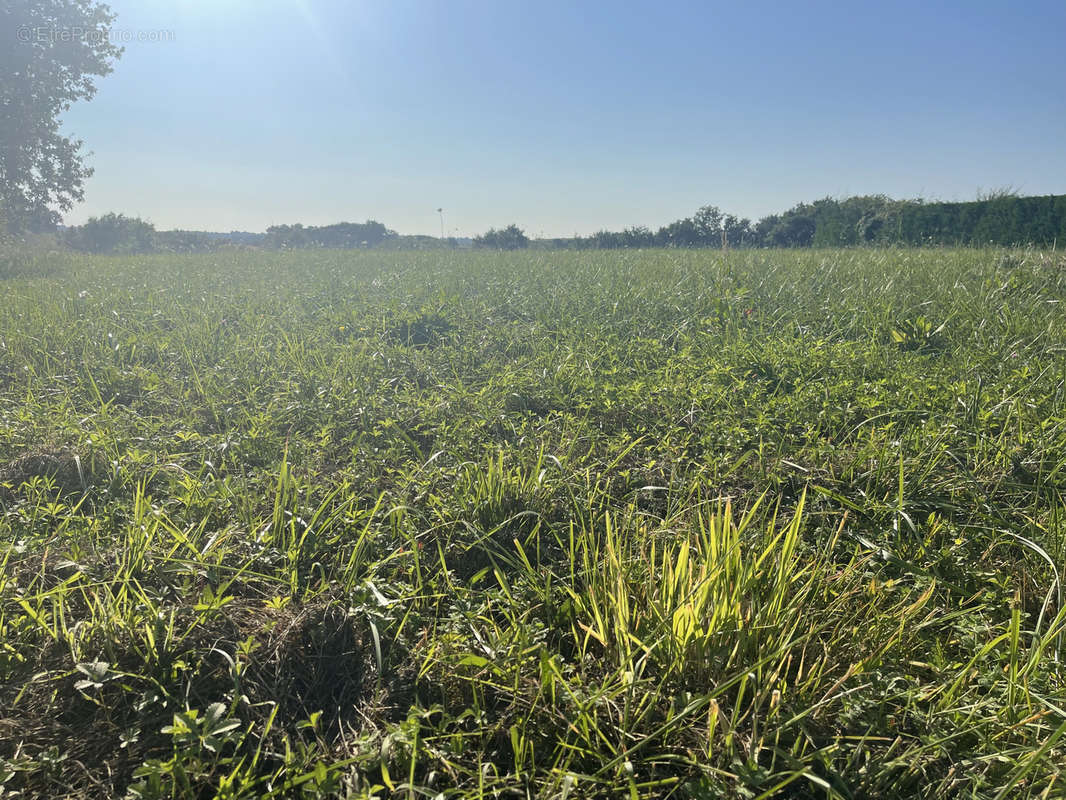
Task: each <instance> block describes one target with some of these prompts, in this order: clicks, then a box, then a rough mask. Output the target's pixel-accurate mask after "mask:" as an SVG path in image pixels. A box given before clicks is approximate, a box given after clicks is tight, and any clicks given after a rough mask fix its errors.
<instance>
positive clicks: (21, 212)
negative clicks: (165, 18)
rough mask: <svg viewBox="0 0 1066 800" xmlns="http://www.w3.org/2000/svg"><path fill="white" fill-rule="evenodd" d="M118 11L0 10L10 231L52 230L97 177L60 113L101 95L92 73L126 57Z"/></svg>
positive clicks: (0, 159)
mask: <svg viewBox="0 0 1066 800" xmlns="http://www.w3.org/2000/svg"><path fill="white" fill-rule="evenodd" d="M113 20H114V15H113V14H112V13H111V9H110V8H108V6H106V5H103V4H100V3H95V2H92V0H7V2H5V3H4V4H3V6H2V7H0V30H3V31H5V34H4V39H5V41H4V42H3V44H2V45H0V108H2V109H3V112H2V114H0V211H2V213H3V215H4V219H2V220H0V223H3V224H4V225H5V226H6V227H7V228H8V229H10V230H23V229H29V230H47V229H51V228H53V227H54V226H55V225H56V224H57V223H58V222H59V220H60V213H59V212H61V211H68V210H70V208H71V207H73V205H74V203H75V202H77V201H79V200H81V199H82V184H83V182H84V181H85V179H86V178H88V177H89V176H90V175H92V169H91V168H89V167H87V166H86V165H85V163H84V161H83V160H82V156H81V154H80V152H79V151H80V150H81V145H82V143H81V141H80V140H77V139H71V138H69V137H67V136H64V135H63V134H62V133H60V130H59V117H60V115H61V114H62V113H63V112H64V111H66V110H67V109H68V108H70V105H71V104H72V103H74V102H75V101H77V100H88V99H90V98H92V96H93V95H94V94H95V93H96V86H95V85H94V83H93V78H94V77H97V76H99V77H102V76H104V75H107V74H108V73H109V72H111V64H112V62H113V61H114V60H115V59H117V58H118V57H119V56H120V55H121V54H122V49H121V48H119V47H116V46H115V45H113V44H112V43H111V41H110V39H109V30H110V25H111V22H112V21H113Z"/></svg>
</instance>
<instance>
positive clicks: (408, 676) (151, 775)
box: [0, 249, 1066, 798]
mask: <svg viewBox="0 0 1066 800" xmlns="http://www.w3.org/2000/svg"><path fill="white" fill-rule="evenodd" d="M3 290H4V295H5V297H4V301H3V303H0V510H2V515H0V790H2V792H3V793H4V794H5V796H6V795H12V796H27V797H82V796H95V797H123V796H125V797H132V798H163V797H194V796H195V797H225V798H237V797H338V796H340V797H363V798H369V797H403V798H414V797H445V798H447V797H456V798H488V797H501V798H502V797H540V798H566V797H570V798H578V797H581V798H590V797H603V798H617V797H629V798H662V797H678V798H710V797H725V796H728V797H797V798H801V797H811V798H859V797H864V798H878V797H881V798H895V797H900V796H918V795H920V796H923V797H941V798H949V797H960V796H965V797H977V798H1003V797H1053V796H1062V794H1063V793H1064V786H1066V784H1064V781H1066V777H1064V776H1063V774H1062V772H1063V765H1064V764H1066V686H1064V683H1063V674H1062V655H1063V653H1062V650H1063V639H1064V635H1063V634H1064V629H1066V605H1064V604H1063V601H1062V585H1061V582H1060V578H1061V571H1062V567H1063V565H1064V563H1066V509H1064V501H1063V498H1064V491H1066V397H1064V394H1066V306H1064V301H1066V261H1064V260H1063V257H1062V256H1061V255H1060V254H1056V253H1042V252H1036V251H1031V252H1030V251H991V250H989V251H975V250H940V249H928V250H921V251H918V250H850V251H841V250H835V251H834V250H804V251H757V250H748V251H732V252H730V253H728V254H722V253H720V252H711V251H695V250H669V251H644V252H633V251H624V252H614V253H591V252H585V253H557V252H556V253H550V252H535V251H528V250H527V251H521V252H515V253H506V254H505V253H488V252H471V253H463V254H458V253H445V252H438V253H402V252H391V253H390V252H385V253H382V252H375V251H365V252H355V251H347V252H335V251H302V252H299V253H255V252H229V253H216V254H210V255H204V256H181V257H176V256H139V257H125V258H105V257H99V256H93V257H89V256H62V255H59V256H49V257H42V258H40V259H38V260H37V261H30V262H19V264H18V265H17V268H15V266H9V267H8V269H7V272H6V274H5V279H4V281H3Z"/></svg>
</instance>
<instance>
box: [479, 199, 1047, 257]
mask: <svg viewBox="0 0 1066 800" xmlns="http://www.w3.org/2000/svg"><path fill="white" fill-rule="evenodd" d="M475 242H477V240H475ZM1057 242H1066V195H1047V196H1043V197H1018V196H1016V195H1013V194H1007V193H1000V194H996V195H993V196H991V197H988V198H986V199H983V200H976V201H972V202H962V203H942V202H925V201H922V200H893V199H892V198H890V197H887V196H885V195H866V196H861V197H848V198H846V199H843V200H838V199H834V198H828V197H827V198H824V199H822V200H816V201H815V202H813V203H800V204H798V205H796V206H794V207H792V208H790V209H789V210H788V211H784V212H782V213H780V214H771V215H769V216H766V217H763V218H762V219H760V220H758V221H757V222H752V221H751V220H749V219H746V218H738V217H736V216H734V215H732V214H726V213H723V212H722V211H721V210H720V209H719V208H717V207H716V206H704V207H703V208H701V209H699V210H698V211H697V212H696V213H695V214H693V215H692V216H691V217H686V218H685V219H680V220H677V221H675V222H671V223H670V224H668V225H664V226H662V227H660V228H659V229H658V230H656V231H652V230H651V229H650V228H646V227H642V226H639V227H632V228H626V229H625V230H622V231H606V230H604V231H598V232H597V233H594V234H592V235H591V236H575V237H573V238H557V239H546V240H544V239H542V240H538V241H537V242H535V244H536V245H537V246H542V247H556V248H592V249H615V248H633V247H717V248H723V247H724V248H730V247H734V248H744V247H846V246H855V245H879V246H888V245H910V246H920V245H965V246H982V245H1026V244H1031V245H1037V246H1040V247H1050V246H1054V245H1055V244H1056V243H1057Z"/></svg>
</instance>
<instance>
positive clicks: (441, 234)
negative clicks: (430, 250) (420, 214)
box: [437, 208, 444, 241]
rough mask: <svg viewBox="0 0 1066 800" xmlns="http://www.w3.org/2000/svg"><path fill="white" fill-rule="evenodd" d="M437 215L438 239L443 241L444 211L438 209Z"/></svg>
mask: <svg viewBox="0 0 1066 800" xmlns="http://www.w3.org/2000/svg"><path fill="white" fill-rule="evenodd" d="M437 213H438V214H440V238H441V241H443V240H444V209H443V208H438V209H437Z"/></svg>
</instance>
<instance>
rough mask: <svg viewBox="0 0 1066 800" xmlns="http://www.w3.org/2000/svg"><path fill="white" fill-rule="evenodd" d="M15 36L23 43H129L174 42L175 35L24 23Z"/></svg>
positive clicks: (160, 31)
mask: <svg viewBox="0 0 1066 800" xmlns="http://www.w3.org/2000/svg"><path fill="white" fill-rule="evenodd" d="M15 38H16V39H18V41H20V42H22V43H23V44H59V43H69V42H84V43H86V44H100V43H101V42H110V43H111V44H128V43H130V42H173V41H174V38H175V37H174V31H172V30H132V29H130V28H80V27H77V26H72V27H56V26H53V25H23V26H21V27H20V28H19V29H18V30H17V31H16V32H15Z"/></svg>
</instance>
